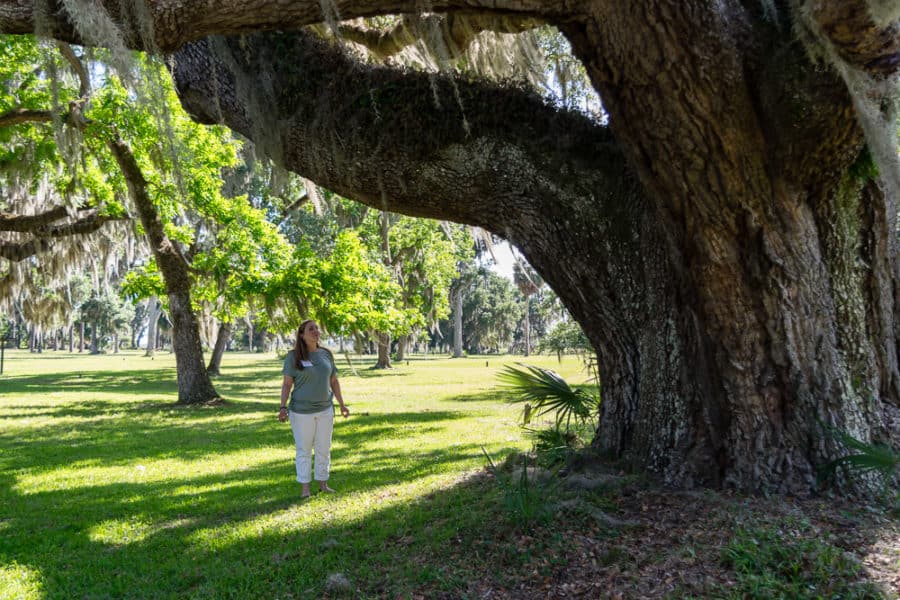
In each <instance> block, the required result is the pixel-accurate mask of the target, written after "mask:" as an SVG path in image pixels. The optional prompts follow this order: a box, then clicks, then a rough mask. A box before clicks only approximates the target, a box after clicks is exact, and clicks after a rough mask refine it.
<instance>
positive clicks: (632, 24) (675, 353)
mask: <svg viewBox="0 0 900 600" xmlns="http://www.w3.org/2000/svg"><path fill="white" fill-rule="evenodd" d="M598 5H599V3H598ZM698 6H699V4H698V3H694V2H685V3H678V4H673V5H669V4H666V5H661V6H659V7H656V8H655V9H653V10H646V8H647V7H643V8H642V9H641V10H640V11H638V9H637V8H636V7H634V6H632V5H631V4H629V3H616V4H604V5H603V7H602V9H601V10H598V13H599V14H598V15H597V19H596V21H595V22H596V23H597V27H596V29H592V28H587V29H585V30H582V31H577V32H573V37H575V38H576V39H577V38H578V37H579V36H585V37H586V38H587V39H588V40H590V45H591V47H592V48H594V49H595V52H597V53H601V54H602V55H603V56H604V61H603V62H602V63H601V62H597V61H593V62H589V63H588V64H589V72H590V74H591V76H592V78H593V80H594V82H595V85H596V86H597V88H598V89H599V90H600V92H601V94H602V96H603V98H604V102H605V106H606V107H607V109H608V110H609V112H610V116H611V119H610V120H611V123H612V124H613V129H614V131H616V133H617V137H618V139H619V140H621V141H622V142H623V148H624V149H625V151H626V154H627V155H628V156H629V158H630V162H631V163H632V164H634V165H636V167H637V171H638V175H639V177H640V180H641V182H642V183H643V187H644V189H646V190H647V191H648V196H649V206H648V219H649V220H650V221H651V226H652V227H653V228H654V229H655V230H656V231H655V232H654V233H653V235H651V236H646V238H647V239H654V240H657V242H656V243H657V244H659V245H660V249H659V250H657V253H658V260H657V262H655V263H647V262H645V265H644V268H643V269H642V271H639V272H642V273H643V283H644V285H645V286H646V287H645V292H644V293H645V295H644V297H643V299H642V301H641V303H640V304H641V305H643V306H645V307H655V310H652V311H646V314H644V315H641V316H640V318H639V320H637V321H636V320H635V319H634V318H633V317H632V315H631V314H629V313H632V312H634V311H630V310H628V308H627V307H621V310H622V311H623V313H624V316H625V317H626V318H625V319H624V322H625V323H633V325H632V327H629V329H630V330H631V331H622V329H623V328H622V327H613V328H611V329H610V330H607V331H605V332H603V333H602V334H601V335H598V332H597V331H595V330H594V331H589V332H588V333H589V335H590V337H591V339H592V341H593V342H594V344H595V345H596V347H597V348H598V350H599V353H600V356H601V373H602V376H603V382H604V386H603V387H604V411H603V417H602V418H601V421H600V429H599V435H598V436H597V438H596V444H597V445H598V446H601V447H604V448H606V449H609V450H613V451H614V452H615V453H617V454H620V455H624V456H628V457H632V458H634V459H635V462H636V463H637V464H640V465H643V466H649V467H650V468H652V469H653V470H655V471H658V472H660V473H662V474H664V475H665V476H666V478H667V479H668V480H670V481H672V482H676V483H685V482H687V483H692V482H697V481H702V482H708V483H724V484H726V485H729V486H734V487H739V488H742V489H754V490H757V489H773V490H777V491H803V490H807V489H809V488H810V487H812V486H813V485H814V482H815V474H816V473H815V466H816V465H818V464H822V462H824V461H825V460H827V459H828V457H829V456H833V455H834V453H835V451H836V448H835V444H834V442H833V440H830V439H829V438H828V436H827V435H826V434H825V433H824V432H823V430H822V428H821V427H820V426H819V423H828V424H831V425H834V426H835V427H837V428H839V429H842V430H846V431H848V432H849V433H851V434H853V435H854V436H856V437H859V438H861V439H870V438H872V437H876V438H882V439H884V438H885V437H888V436H889V435H890V434H891V431H889V430H887V429H886V425H887V424H889V423H891V421H892V417H891V416H890V415H889V414H888V413H895V412H896V406H897V404H896V403H897V399H898V389H897V385H898V379H897V375H898V366H897V348H896V339H895V337H894V335H895V327H896V324H895V320H894V314H895V310H896V307H895V303H894V291H893V290H894V288H895V286H896V282H895V279H894V278H895V274H894V268H893V265H894V264H895V258H896V257H895V252H894V236H893V234H892V233H891V232H892V231H893V230H894V221H895V215H894V209H893V208H892V205H893V202H892V199H889V198H887V199H886V198H885V197H884V195H883V194H882V193H881V192H880V191H879V189H878V186H877V185H875V183H874V182H872V181H870V180H869V178H868V176H867V175H866V173H868V172H871V169H870V168H865V167H866V166H867V162H868V161H870V159H869V158H868V155H867V154H866V153H864V152H863V148H864V146H863V137H862V132H861V130H860V128H859V126H858V125H857V123H856V122H855V120H853V119H848V118H846V115H847V114H848V113H849V114H852V102H851V99H850V97H849V96H848V95H847V93H846V88H845V86H844V84H843V82H841V81H840V80H839V79H838V78H837V76H836V75H835V74H828V73H821V72H816V71H814V70H813V69H812V66H811V65H809V64H808V63H807V62H806V60H807V59H806V56H804V55H803V54H802V53H798V52H796V51H795V50H793V49H792V48H791V44H790V43H781V44H779V45H775V46H773V47H770V48H766V55H767V56H769V57H770V58H769V60H771V61H772V62H771V64H766V63H763V64H754V61H755V60H758V59H760V56H757V55H751V54H750V52H751V50H753V49H752V48H750V47H741V42H742V36H741V33H742V32H741V29H744V31H743V33H744V34H745V35H747V36H748V37H749V34H750V32H751V30H750V27H751V25H750V24H749V23H747V22H745V23H740V22H737V23H735V22H732V23H729V24H728V26H730V27H734V28H735V31H732V32H729V35H725V32H724V31H723V30H722V27H723V26H724V24H723V23H721V22H717V21H718V20H719V19H720V15H719V14H718V12H715V11H714V10H713V8H712V7H711V6H709V7H707V8H705V9H701V8H698ZM703 10H707V11H708V12H707V13H706V14H703V13H702V11H703ZM698 11H700V12H698ZM698 21H699V22H703V23H708V24H709V27H708V28H706V29H703V30H699V31H698V30H697V28H696V24H697V22H698ZM662 23H665V27H660V26H659V25H660V24H662ZM755 27H758V28H763V27H764V26H763V25H762V24H761V23H756V24H755ZM621 28H626V30H628V31H631V32H635V34H636V35H635V36H634V37H633V38H630V42H629V44H627V45H625V44H621V42H620V41H619V40H618V39H613V38H612V37H610V35H609V32H610V31H621V30H622V29H621ZM690 32H693V33H692V34H691V33H690ZM757 33H758V32H757ZM755 39H757V40H758V39H759V36H757V37H756V38H755ZM636 40H640V42H641V43H640V46H636V45H635V43H634V42H635V41H636ZM687 40H690V43H689V44H687V43H685V42H686V41H687ZM792 50H793V52H791V51H792ZM596 56H597V54H591V58H594V57H596ZM750 56H753V60H750V59H749V57H750ZM661 60H662V61H664V62H665V67H664V68H661V66H660V61H661ZM612 64H615V65H617V67H618V70H617V71H615V72H613V71H611V70H610V69H609V67H610V65H612ZM776 69H777V71H776ZM708 72H715V73H718V74H719V76H718V77H714V78H709V77H705V76H704V73H708ZM763 74H765V76H766V79H765V81H752V80H753V79H754V78H760V77H761V76H762V75H763ZM745 77H746V78H748V79H750V80H751V82H750V83H751V84H756V85H748V81H747V79H745ZM813 79H815V81H813ZM751 90H753V91H754V92H753V93H751ZM686 96H687V97H689V98H690V99H691V101H690V102H685V101H683V99H684V98H685V97H686ZM786 98H791V100H792V101H793V102H794V103H802V106H803V111H804V113H803V115H802V121H801V120H800V118H798V116H797V113H796V110H797V107H796V105H791V104H790V103H789V102H786ZM773 126H774V127H783V128H784V129H783V130H780V131H772V129H771V128H772V127H773ZM793 136H796V137H793ZM785 138H787V139H785ZM838 142H839V143H838ZM663 248H664V249H665V252H664V253H663V252H660V250H662V249H663ZM642 255H643V256H642V258H643V259H644V260H645V261H646V260H647V257H648V256H652V254H650V252H647V251H644V252H643V253H642ZM660 291H663V292H664V293H661V294H660V293H658V292H660ZM613 332H615V333H613ZM611 334H613V335H611ZM611 337H612V338H619V339H620V341H619V342H618V343H617V342H615V341H613V340H611V339H610V338H611Z"/></svg>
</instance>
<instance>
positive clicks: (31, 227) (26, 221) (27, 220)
mask: <svg viewBox="0 0 900 600" xmlns="http://www.w3.org/2000/svg"><path fill="white" fill-rule="evenodd" d="M68 214H69V209H68V208H67V207H65V206H55V207H53V208H51V209H50V210H48V211H44V212H42V213H40V214H37V215H17V214H13V213H0V231H20V232H29V233H33V232H36V231H38V230H40V229H43V228H45V227H47V226H48V225H49V224H50V223H53V222H54V221H59V220H60V219H62V218H65V217H66V216H68Z"/></svg>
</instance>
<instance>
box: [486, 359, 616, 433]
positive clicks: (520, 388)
mask: <svg viewBox="0 0 900 600" xmlns="http://www.w3.org/2000/svg"><path fill="white" fill-rule="evenodd" d="M516 364H517V365H518V366H512V365H507V366H506V367H504V369H503V370H502V371H500V373H499V374H498V375H497V379H499V380H500V381H501V382H503V384H504V385H505V387H506V388H507V389H509V390H511V391H512V392H513V394H514V395H513V397H512V398H511V399H510V401H511V402H523V403H525V404H526V411H525V424H526V425H527V424H528V422H529V421H530V420H531V418H533V417H534V416H541V415H544V414H547V413H555V420H556V429H557V430H558V429H559V428H560V427H561V426H562V424H563V422H565V425H566V429H569V426H570V425H571V422H572V420H573V419H574V420H575V421H576V422H582V423H583V422H584V421H586V420H587V419H589V418H590V417H591V415H593V414H595V413H596V412H597V411H598V410H599V408H600V397H599V395H592V394H589V393H587V392H585V391H584V390H579V389H573V388H572V387H570V386H569V384H568V383H566V381H565V380H564V379H563V378H562V377H560V376H559V374H558V373H556V372H555V371H551V370H549V369H542V368H540V367H535V366H532V365H526V364H522V363H516ZM528 407H530V410H528Z"/></svg>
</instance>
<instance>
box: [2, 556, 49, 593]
mask: <svg viewBox="0 0 900 600" xmlns="http://www.w3.org/2000/svg"><path fill="white" fill-rule="evenodd" d="M42 589H43V583H42V582H41V574H40V572H39V571H36V570H35V569H32V568H30V567H26V566H25V565H20V564H19V563H17V562H12V563H8V564H5V565H0V598H17V599H20V600H28V599H30V598H35V599H37V598H41V597H42V595H43V594H42V593H41V591H42Z"/></svg>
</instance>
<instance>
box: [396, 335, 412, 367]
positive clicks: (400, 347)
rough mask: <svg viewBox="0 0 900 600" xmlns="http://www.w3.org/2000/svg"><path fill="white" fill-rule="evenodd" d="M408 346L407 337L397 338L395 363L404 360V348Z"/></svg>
mask: <svg viewBox="0 0 900 600" xmlns="http://www.w3.org/2000/svg"><path fill="white" fill-rule="evenodd" d="M408 345H409V336H408V335H401V336H400V337H398V338H397V357H396V359H397V362H402V361H404V360H406V347H407V346H408Z"/></svg>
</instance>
